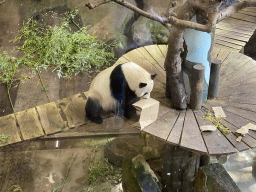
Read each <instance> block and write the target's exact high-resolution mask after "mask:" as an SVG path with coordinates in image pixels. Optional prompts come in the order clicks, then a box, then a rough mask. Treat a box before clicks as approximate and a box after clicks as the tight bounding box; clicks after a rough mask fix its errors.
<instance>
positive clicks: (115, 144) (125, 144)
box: [104, 136, 144, 166]
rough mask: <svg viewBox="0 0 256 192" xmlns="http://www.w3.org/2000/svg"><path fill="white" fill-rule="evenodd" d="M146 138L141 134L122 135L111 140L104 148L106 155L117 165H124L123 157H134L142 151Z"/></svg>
mask: <svg viewBox="0 0 256 192" xmlns="http://www.w3.org/2000/svg"><path fill="white" fill-rule="evenodd" d="M143 147H144V140H143V139H142V138H140V137H139V136H121V137H118V138H116V139H114V140H113V141H111V142H109V143H108V144H107V145H106V146H105V148H104V156H105V157H106V158H108V160H109V161H110V162H111V163H113V164H114V165H117V166H122V161H123V159H126V158H129V159H132V158H133V157H135V156H136V155H138V154H139V153H142V151H143Z"/></svg>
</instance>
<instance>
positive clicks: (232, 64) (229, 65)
mask: <svg viewBox="0 0 256 192" xmlns="http://www.w3.org/2000/svg"><path fill="white" fill-rule="evenodd" d="M250 60H252V59H251V58H250V57H247V56H244V55H243V54H241V53H236V52H231V53H230V54H229V55H228V57H227V58H226V59H225V61H224V62H223V63H222V66H221V73H220V76H221V77H222V79H223V78H225V77H226V76H228V75H229V74H230V73H232V71H233V70H234V69H237V68H239V67H240V66H242V65H244V64H245V63H247V62H249V61H250Z"/></svg>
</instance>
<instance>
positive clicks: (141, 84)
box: [139, 83, 147, 88]
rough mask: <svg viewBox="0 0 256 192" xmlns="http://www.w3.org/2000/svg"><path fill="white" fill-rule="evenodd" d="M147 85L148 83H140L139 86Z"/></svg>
mask: <svg viewBox="0 0 256 192" xmlns="http://www.w3.org/2000/svg"><path fill="white" fill-rule="evenodd" d="M146 86H147V83H140V84H139V88H142V87H146Z"/></svg>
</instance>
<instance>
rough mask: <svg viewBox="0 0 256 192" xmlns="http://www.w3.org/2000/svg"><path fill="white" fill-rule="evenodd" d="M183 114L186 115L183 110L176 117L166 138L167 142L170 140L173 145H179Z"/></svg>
mask: <svg viewBox="0 0 256 192" xmlns="http://www.w3.org/2000/svg"><path fill="white" fill-rule="evenodd" d="M185 115H186V111H185V110H183V111H181V112H180V115H179V118H178V119H177V121H176V123H175V125H174V126H173V129H172V130H171V133H170V135H169V137H168V138H167V142H170V143H171V144H174V145H179V143H180V138H181V133H182V129H183V124H184V119H185Z"/></svg>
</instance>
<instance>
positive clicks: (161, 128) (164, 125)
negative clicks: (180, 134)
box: [142, 109, 179, 141]
mask: <svg viewBox="0 0 256 192" xmlns="http://www.w3.org/2000/svg"><path fill="white" fill-rule="evenodd" d="M178 116H179V112H178V111H177V110H174V109H172V110H171V111H170V112H168V113H166V114H165V115H163V116H162V117H160V118H158V119H157V120H156V121H155V122H154V123H152V124H150V125H149V126H147V127H145V128H144V129H142V132H145V133H149V134H151V135H153V136H156V137H158V138H160V139H162V140H164V141H166V139H167V137H168V135H169V133H170V131H171V130H172V128H173V125H174V123H175V122H176V120H177V118H178Z"/></svg>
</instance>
